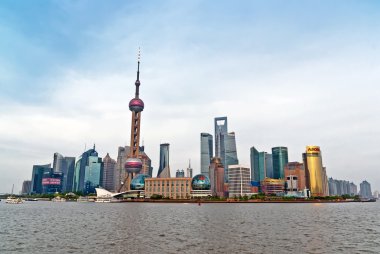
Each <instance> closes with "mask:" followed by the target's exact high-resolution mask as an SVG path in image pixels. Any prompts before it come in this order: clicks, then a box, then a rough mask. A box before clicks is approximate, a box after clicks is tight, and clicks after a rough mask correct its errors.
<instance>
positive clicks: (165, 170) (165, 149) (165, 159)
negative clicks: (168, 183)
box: [157, 143, 170, 178]
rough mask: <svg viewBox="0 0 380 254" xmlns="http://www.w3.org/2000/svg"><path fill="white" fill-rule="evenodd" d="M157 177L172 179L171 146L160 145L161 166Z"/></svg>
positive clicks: (166, 144)
mask: <svg viewBox="0 0 380 254" xmlns="http://www.w3.org/2000/svg"><path fill="white" fill-rule="evenodd" d="M157 177H161V178H168V177H170V166H169V144H168V143H165V144H161V145H160V165H159V167H158V173H157Z"/></svg>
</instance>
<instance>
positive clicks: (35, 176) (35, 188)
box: [30, 164, 52, 194]
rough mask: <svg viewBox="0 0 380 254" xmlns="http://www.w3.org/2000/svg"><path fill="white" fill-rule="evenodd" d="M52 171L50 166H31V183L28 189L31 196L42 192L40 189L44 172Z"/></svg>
mask: <svg viewBox="0 0 380 254" xmlns="http://www.w3.org/2000/svg"><path fill="white" fill-rule="evenodd" d="M47 170H48V171H49V172H50V170H52V169H51V164H46V165H33V171H32V183H31V187H30V189H31V190H30V192H31V194H41V193H42V192H43V188H42V178H43V176H44V173H45V171H47Z"/></svg>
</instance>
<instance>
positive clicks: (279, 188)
mask: <svg viewBox="0 0 380 254" xmlns="http://www.w3.org/2000/svg"><path fill="white" fill-rule="evenodd" d="M260 185H261V191H262V193H264V194H265V195H271V194H277V193H282V192H284V191H285V181H284V180H283V179H272V178H265V179H264V180H263V181H261V183H260Z"/></svg>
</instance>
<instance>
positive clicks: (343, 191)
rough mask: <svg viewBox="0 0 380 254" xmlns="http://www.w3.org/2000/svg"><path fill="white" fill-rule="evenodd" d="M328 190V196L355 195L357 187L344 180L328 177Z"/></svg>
mask: <svg viewBox="0 0 380 254" xmlns="http://www.w3.org/2000/svg"><path fill="white" fill-rule="evenodd" d="M328 188H329V195H330V196H342V195H351V196H355V195H357V186H356V185H355V184H354V183H352V182H351V183H350V182H349V181H345V180H337V179H333V178H332V177H330V178H329V179H328Z"/></svg>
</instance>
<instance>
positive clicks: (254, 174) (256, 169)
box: [250, 146, 260, 182]
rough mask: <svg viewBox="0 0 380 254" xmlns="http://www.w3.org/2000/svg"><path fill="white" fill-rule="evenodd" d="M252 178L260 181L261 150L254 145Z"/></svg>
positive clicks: (251, 151) (252, 150) (251, 153)
mask: <svg viewBox="0 0 380 254" xmlns="http://www.w3.org/2000/svg"><path fill="white" fill-rule="evenodd" d="M250 161H251V180H252V181H256V182H260V169H259V151H257V149H256V148H255V147H254V146H252V147H251V149H250Z"/></svg>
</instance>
